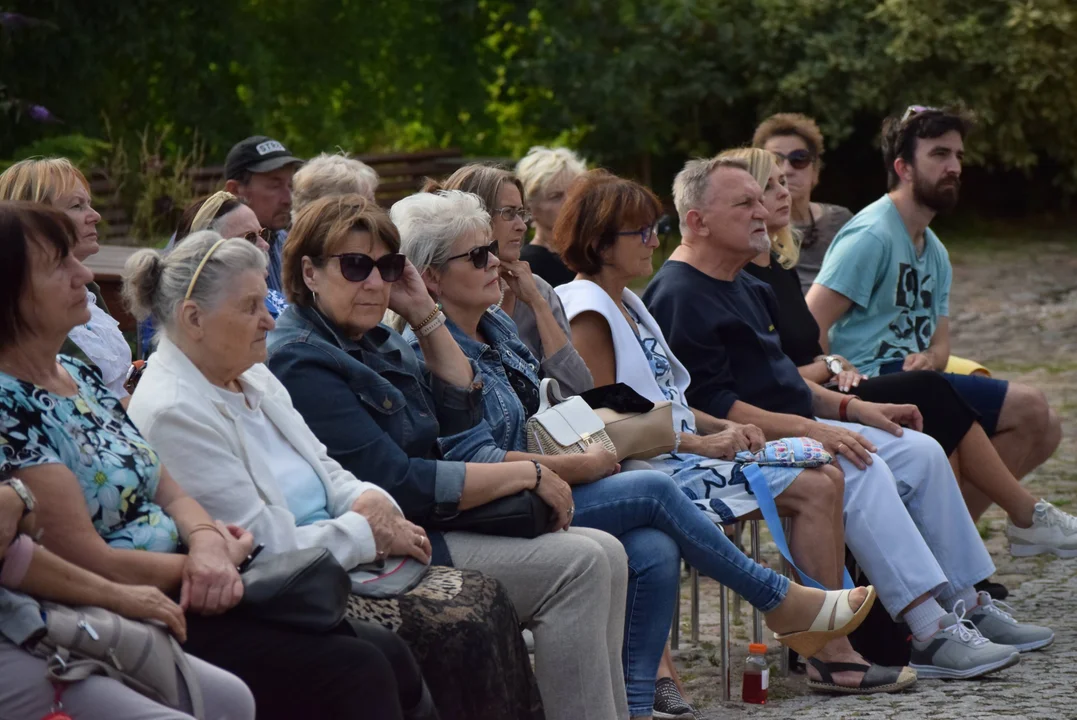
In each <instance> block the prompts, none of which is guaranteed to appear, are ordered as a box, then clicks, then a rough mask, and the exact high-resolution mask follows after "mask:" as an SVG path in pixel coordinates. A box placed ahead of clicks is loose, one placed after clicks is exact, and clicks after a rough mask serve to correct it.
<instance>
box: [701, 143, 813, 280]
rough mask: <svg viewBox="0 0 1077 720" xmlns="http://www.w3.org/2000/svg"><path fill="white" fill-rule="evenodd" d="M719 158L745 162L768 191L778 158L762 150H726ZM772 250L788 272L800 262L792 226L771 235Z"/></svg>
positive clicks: (797, 239) (762, 186) (798, 243)
mask: <svg viewBox="0 0 1077 720" xmlns="http://www.w3.org/2000/svg"><path fill="white" fill-rule="evenodd" d="M718 157H725V158H734V159H737V160H743V161H744V162H746V163H747V164H748V172H750V173H751V174H752V177H754V178H755V181H756V182H757V183H759V187H761V188H763V189H764V190H766V187H767V183H768V182H770V174H771V173H772V172H773V171H774V165H775V161H776V160H777V156H776V155H775V154H774V153H772V152H770V151H769V150H763V149H761V148H737V149H735V150H726V151H724V152H722V153H721V154H719V155H718ZM770 249H771V251H772V252H773V253H774V254H775V255H777V256H778V264H779V265H781V266H782V267H783V268H785V269H786V270H788V269H789V268H791V267H794V266H795V265H796V264H797V261H798V260H800V240H799V238H797V236H796V235H795V234H794V233H793V226H792V224H788V225H786V226H785V227H783V228H782V229H781V230H778V231H777V232H775V233H771V234H770Z"/></svg>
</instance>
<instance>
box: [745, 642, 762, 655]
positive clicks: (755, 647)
mask: <svg viewBox="0 0 1077 720" xmlns="http://www.w3.org/2000/svg"><path fill="white" fill-rule="evenodd" d="M748 652H750V653H752V654H753V655H766V654H767V646H766V645H764V644H763V643H752V644H750V645H749V646H748Z"/></svg>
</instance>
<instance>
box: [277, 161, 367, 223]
mask: <svg viewBox="0 0 1077 720" xmlns="http://www.w3.org/2000/svg"><path fill="white" fill-rule="evenodd" d="M377 189H378V173H377V171H375V170H374V168H372V167H370V166H369V165H367V164H366V163H365V162H362V161H361V160H356V159H355V158H353V157H349V156H348V154H347V153H345V152H341V153H339V154H337V155H330V154H329V153H322V154H321V155H318V156H317V157H313V158H311V159H310V160H307V162H306V163H304V165H303V167H301V168H299V170H297V171H296V173H295V175H294V176H292V216H293V217H294V216H295V214H296V213H298V212H299V211H300V210H302V209H303V208H304V207H305V206H307V205H309V204H310V203H311V202H313V201H314V200H317V199H318V198H322V197H325V196H327V195H351V194H356V195H362V196H363V197H365V198H366V199H367V200H369V201H370V202H374V191H376V190H377Z"/></svg>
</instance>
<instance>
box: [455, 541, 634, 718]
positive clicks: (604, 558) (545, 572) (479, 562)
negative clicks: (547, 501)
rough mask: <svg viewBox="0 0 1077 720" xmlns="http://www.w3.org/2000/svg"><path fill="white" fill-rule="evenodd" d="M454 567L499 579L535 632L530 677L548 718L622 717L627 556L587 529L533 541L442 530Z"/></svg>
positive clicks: (613, 543)
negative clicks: (533, 662)
mask: <svg viewBox="0 0 1077 720" xmlns="http://www.w3.org/2000/svg"><path fill="white" fill-rule="evenodd" d="M445 540H446V542H447V543H448V546H449V552H450V553H451V554H452V559H453V564H454V565H455V566H456V567H461V568H468V569H470V570H478V571H480V572H483V573H485V574H487V575H489V576H490V577H493V578H496V579H497V580H500V581H501V584H502V585H504V586H505V590H506V591H507V592H508V594H509V597H510V598H511V599H512V603H513V605H514V606H515V607H516V614H517V615H519V616H520V620H521V622H523V623H524V626H525V627H527V628H528V629H530V630H531V632H532V633H533V634H534V636H535V677H536V679H537V680H538V686H539V691H540V692H541V693H542V702H543V705H544V706H545V708H546V717H547V719H548V720H613V719H614V718H616V719H618V720H623V719H625V718H627V717H628V699H627V696H626V695H625V682H624V671H623V669H622V667H621V640H622V637H623V635H624V621H625V597H626V594H627V592H628V557H627V556H626V555H625V551H624V548H623V547H622V546H621V542H620V541H619V540H618V539H617V538H615V537H613V536H612V535H609V534H607V533H604V532H601V531H599V530H591V529H589V528H572V529H571V530H569V531H568V532H555V533H547V534H546V535H543V536H541V537H537V538H535V539H533V540H520V539H517V538H505V537H495V536H491V535H476V534H474V533H463V532H454V533H447V534H446V535H445Z"/></svg>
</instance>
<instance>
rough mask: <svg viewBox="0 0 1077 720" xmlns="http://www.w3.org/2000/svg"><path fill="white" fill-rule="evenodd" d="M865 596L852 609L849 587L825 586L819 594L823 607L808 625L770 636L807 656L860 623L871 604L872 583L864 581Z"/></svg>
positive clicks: (874, 596) (846, 633) (873, 593)
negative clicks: (823, 590) (791, 631)
mask: <svg viewBox="0 0 1077 720" xmlns="http://www.w3.org/2000/svg"><path fill="white" fill-rule="evenodd" d="M867 591H868V596H867V597H866V598H864V602H863V604H862V605H861V606H860V607H859V608H857V609H856V610H855V611H854V610H853V606H852V605H850V604H849V593H851V592H852V590H828V591H827V592H826V597H824V598H823V607H821V608H820V609H819V613H818V614H817V615H816V616H815V620H814V621H813V622H812V624H811V627H810V628H808V629H807V630H802V631H800V632H794V633H784V634H782V635H779V634H778V633H775V634H774V639H775V640H777V641H778V642H780V643H781V644H782V645H785V646H787V647H791V648H792V649H793V650H795V651H796V652H797V653H798V654H799V655H801V656H802V657H805V658H810V657H812V656H813V655H815V653H817V652H819V651H820V650H821V649H822V648H823V646H824V645H826V644H827V643H828V642H830V641H831V640H833V639H834V638H839V637H844V636H846V635H848V634H849V633H851V632H852V631H853V630H856V629H857V628H858V627H860V623H862V622H864V618H866V617H867V616H868V612H870V611H871V606H872V605H874V604H875V598H876V594H875V587H874V586H873V585H868V587H867Z"/></svg>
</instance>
